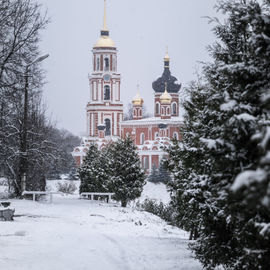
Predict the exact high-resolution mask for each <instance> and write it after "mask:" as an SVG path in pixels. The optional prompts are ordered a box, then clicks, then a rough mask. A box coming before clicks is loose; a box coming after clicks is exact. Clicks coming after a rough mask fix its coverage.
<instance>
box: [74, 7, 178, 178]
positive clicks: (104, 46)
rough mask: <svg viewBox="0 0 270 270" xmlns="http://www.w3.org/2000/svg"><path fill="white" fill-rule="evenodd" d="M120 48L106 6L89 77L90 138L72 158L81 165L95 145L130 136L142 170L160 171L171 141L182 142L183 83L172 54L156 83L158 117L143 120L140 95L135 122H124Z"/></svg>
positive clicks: (155, 107)
mask: <svg viewBox="0 0 270 270" xmlns="http://www.w3.org/2000/svg"><path fill="white" fill-rule="evenodd" d="M117 52H118V51H117V48H116V46H115V43H114V42H113V40H112V39H111V38H110V36H109V30H108V28H107V23H106V6H104V22H103V29H102V30H101V33H100V38H99V39H98V41H97V42H96V44H95V45H94V46H93V50H92V53H93V58H92V59H93V70H92V73H91V76H89V85H90V100H89V102H88V103H87V105H86V116H87V136H85V137H83V138H82V142H81V145H80V146H78V147H75V149H74V150H73V152H72V155H73V157H74V159H75V161H76V164H77V166H80V165H81V164H82V162H83V158H84V156H85V155H86V153H87V151H88V147H89V146H90V144H91V143H95V144H97V145H98V147H99V148H100V149H102V148H103V147H105V146H106V145H107V144H108V143H110V142H112V141H116V140H117V139H119V138H120V137H121V138H125V137H126V136H130V137H131V138H132V139H133V141H134V144H135V145H136V147H137V151H138V154H139V157H140V160H141V164H142V167H143V168H144V169H145V171H146V172H147V173H149V172H150V171H151V170H152V169H153V168H154V167H156V168H158V167H159V163H160V161H161V160H162V158H164V157H166V153H165V152H164V150H163V148H164V147H166V146H167V145H169V144H170V139H171V138H173V137H174V138H177V139H181V134H180V128H181V124H182V119H181V117H179V90H180V88H181V85H180V84H177V83H176V81H177V79H176V78H175V77H173V76H172V75H171V72H170V58H169V56H168V53H166V55H165V57H164V71H163V74H162V76H161V77H160V78H158V79H157V80H156V81H154V82H153V84H152V88H153V90H154V92H155V95H154V100H153V103H154V117H151V118H143V109H142V107H143V99H142V98H141V96H140V94H139V93H137V95H136V96H135V97H134V98H133V100H132V104H133V119H132V120H128V121H123V103H122V101H121V76H120V73H118V70H117Z"/></svg>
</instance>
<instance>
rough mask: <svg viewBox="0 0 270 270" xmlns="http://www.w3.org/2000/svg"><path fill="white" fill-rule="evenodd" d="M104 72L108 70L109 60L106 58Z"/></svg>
mask: <svg viewBox="0 0 270 270" xmlns="http://www.w3.org/2000/svg"><path fill="white" fill-rule="evenodd" d="M104 67H105V68H104V70H105V71H108V70H109V58H108V57H106V58H105V59H104Z"/></svg>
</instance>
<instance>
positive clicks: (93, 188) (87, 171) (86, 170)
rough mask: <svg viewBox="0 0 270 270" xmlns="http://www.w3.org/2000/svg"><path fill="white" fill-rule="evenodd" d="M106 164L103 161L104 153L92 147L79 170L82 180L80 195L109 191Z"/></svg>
mask: <svg viewBox="0 0 270 270" xmlns="http://www.w3.org/2000/svg"><path fill="white" fill-rule="evenodd" d="M105 164H106V162H104V160H102V153H101V152H100V151H99V150H98V148H97V146H96V145H94V144H92V145H90V147H89V150H88V152H87V155H86V157H85V159H84V162H83V164H82V166H81V167H80V168H79V169H78V174H79V178H80V179H81V185H80V193H81V192H106V191H108V190H107V173H106V168H105Z"/></svg>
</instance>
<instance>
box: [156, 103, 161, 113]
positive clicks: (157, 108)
mask: <svg viewBox="0 0 270 270" xmlns="http://www.w3.org/2000/svg"><path fill="white" fill-rule="evenodd" d="M156 114H160V112H159V103H158V102H157V103H156Z"/></svg>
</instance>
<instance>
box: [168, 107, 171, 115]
mask: <svg viewBox="0 0 270 270" xmlns="http://www.w3.org/2000/svg"><path fill="white" fill-rule="evenodd" d="M169 114H170V108H169V107H168V108H167V115H169Z"/></svg>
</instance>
